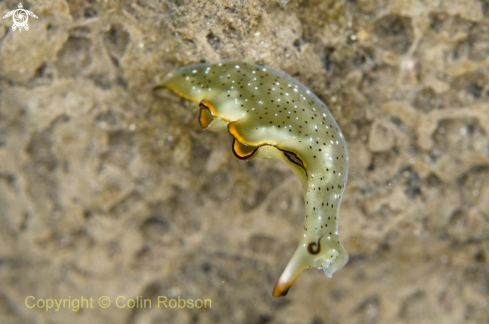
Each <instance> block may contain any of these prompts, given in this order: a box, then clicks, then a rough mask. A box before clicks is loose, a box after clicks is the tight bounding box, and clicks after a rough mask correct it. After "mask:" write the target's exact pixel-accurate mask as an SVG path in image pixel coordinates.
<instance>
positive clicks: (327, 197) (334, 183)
mask: <svg viewBox="0 0 489 324" xmlns="http://www.w3.org/2000/svg"><path fill="white" fill-rule="evenodd" d="M160 88H169V89H170V90H172V91H174V92H175V93H176V94H178V95H180V96H182V97H184V98H187V99H189V100H192V101H195V102H198V103H199V105H200V116H199V122H200V125H201V126H202V128H204V129H207V130H219V129H225V128H226V127H227V129H228V131H229V133H230V134H231V135H232V136H233V138H234V139H233V145H232V149H233V152H234V154H235V155H236V157H238V158H240V159H251V158H277V159H280V160H283V161H284V162H285V163H286V164H287V165H289V167H290V168H291V169H292V171H293V172H294V173H295V174H296V175H297V176H298V177H299V178H300V180H301V182H302V184H303V187H304V200H305V208H306V216H305V223H304V227H303V233H302V236H301V238H300V242H299V246H298V247H297V250H296V251H295V253H294V255H293V256H292V259H291V260H290V262H289V264H288V265H287V267H286V268H285V270H284V272H283V273H282V275H281V276H280V278H279V280H278V281H277V283H276V285H275V288H274V290H273V295H274V296H276V297H277V296H284V295H286V294H287V291H288V289H289V288H290V286H291V285H292V284H293V283H294V281H295V279H296V278H297V276H298V275H299V273H300V272H301V271H302V270H304V269H305V268H309V267H317V268H319V269H323V271H324V273H325V274H326V275H327V276H328V277H331V275H332V274H333V273H334V272H335V271H336V270H338V269H340V268H341V267H343V266H344V265H345V264H346V263H347V261H348V254H347V252H346V250H345V248H344V247H343V245H342V244H341V240H340V238H339V236H338V213H339V208H340V202H341V198H342V196H343V192H344V190H345V186H346V181H347V178H348V153H347V149H346V143H345V139H344V137H343V134H342V133H341V130H340V128H339V127H338V125H337V123H336V121H335V120H334V118H333V116H332V114H331V112H330V111H329V110H328V108H327V107H326V105H325V104H324V103H323V102H322V101H321V100H320V99H319V98H318V97H316V95H314V94H313V93H312V92H311V91H310V90H309V89H307V88H306V87H305V86H304V85H303V84H301V83H300V82H298V81H297V80H295V79H294V78H292V77H291V76H290V75H288V74H286V73H284V72H281V71H279V70H276V69H273V68H268V67H263V66H259V65H256V64H252V63H245V62H241V61H228V62H224V63H217V64H207V63H201V64H195V65H190V66H186V67H183V68H180V69H179V70H177V71H176V72H175V73H174V74H172V75H170V76H169V77H168V78H167V79H166V80H164V81H163V83H162V84H161V85H159V86H157V87H156V88H155V89H160Z"/></svg>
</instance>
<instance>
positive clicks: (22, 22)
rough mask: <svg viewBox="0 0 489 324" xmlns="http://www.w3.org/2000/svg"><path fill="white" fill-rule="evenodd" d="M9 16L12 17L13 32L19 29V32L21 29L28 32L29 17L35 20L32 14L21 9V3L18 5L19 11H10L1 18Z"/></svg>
mask: <svg viewBox="0 0 489 324" xmlns="http://www.w3.org/2000/svg"><path fill="white" fill-rule="evenodd" d="M10 16H12V19H13V20H14V24H13V25H12V30H13V31H15V30H16V29H17V28H19V31H20V32H21V31H22V28H24V29H25V30H29V25H27V21H28V20H29V16H31V17H34V18H36V19H37V16H36V15H35V14H34V13H33V12H31V11H29V10H25V9H23V7H22V3H19V9H15V10H12V11H10V12H9V13H8V14H6V15H5V16H3V19H5V18H8V17H10Z"/></svg>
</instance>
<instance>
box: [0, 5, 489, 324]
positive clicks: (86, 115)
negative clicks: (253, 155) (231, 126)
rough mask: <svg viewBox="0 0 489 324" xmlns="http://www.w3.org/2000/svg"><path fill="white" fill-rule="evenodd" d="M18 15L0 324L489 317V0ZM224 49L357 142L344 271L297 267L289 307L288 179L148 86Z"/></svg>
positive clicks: (8, 37) (3, 206)
mask: <svg viewBox="0 0 489 324" xmlns="http://www.w3.org/2000/svg"><path fill="white" fill-rule="evenodd" d="M23 5H24V8H26V9H28V10H30V11H32V12H34V13H35V14H36V15H37V16H38V19H32V18H31V19H29V27H30V28H29V31H22V32H21V33H20V32H18V31H15V32H14V31H12V29H11V25H12V20H11V18H9V19H2V20H0V242H1V243H0V323H68V322H69V323H74V324H75V323H290V324H295V323H306V324H307V323H310V324H321V323H444V324H445V323H487V322H488V321H489V315H488V314H489V304H488V300H489V253H488V251H489V204H488V202H489V78H488V75H489V36H488V35H489V2H488V1H484V0H480V1H479V0H456V1H453V0H426V1H420V0H414V1H402V0H395V1H385V0H357V1H341V0H338V1H333V0H326V1H319V0H307V1H306V0H304V1H287V0H276V1H258V0H251V1H226V0H224V1H199V2H197V1H183V0H177V1H166V0H165V1H153V0H147V1H114V0H108V1H81V0H70V1H61V0H50V1H41V0H40V1H29V2H23ZM17 6H18V3H17V2H14V1H10V0H8V1H3V2H1V3H0V13H1V16H3V15H5V14H6V13H7V12H9V11H11V10H13V9H15V8H17ZM231 58H233V59H242V60H248V61H253V62H256V63H259V64H264V65H269V66H274V67H276V68H279V69H282V70H284V71H286V72H288V73H289V74H291V75H293V76H295V77H296V78H297V79H299V80H300V81H301V82H303V83H304V84H306V85H307V86H308V87H310V88H311V89H312V90H313V91H314V92H315V93H316V94H317V95H318V96H319V97H320V98H321V99H322V100H323V101H324V102H326V103H327V105H328V106H329V108H330V110H331V112H332V113H333V115H334V116H335V118H336V120H337V121H338V123H339V125H340V127H341V129H342V131H343V133H344V135H345V138H346V141H347V144H348V148H349V155H350V161H351V164H350V177H349V181H348V185H347V188H346V192H345V195H344V199H343V204H342V207H341V210H340V230H341V233H342V237H343V241H344V245H345V247H346V249H347V250H348V252H349V253H350V256H351V257H350V261H349V263H348V264H347V265H346V266H345V267H344V268H343V269H342V270H341V271H338V272H337V273H335V275H334V277H333V278H332V279H328V278H326V277H325V276H324V274H323V273H322V272H321V271H317V270H308V271H306V272H304V274H303V275H302V276H301V277H300V278H299V280H298V281H297V283H296V284H295V285H294V287H293V288H292V289H291V291H290V292H289V295H288V296H287V297H285V298H280V299H276V298H273V297H271V289H272V287H273V284H274V282H275V280H276V278H277V276H278V275H279V274H280V273H281V271H282V270H283V268H284V267H285V265H286V263H287V261H288V259H289V258H290V256H291V254H292V253H293V251H294V249H295V246H296V244H297V241H296V239H297V233H298V231H299V230H300V226H301V224H302V217H303V215H304V205H303V202H302V196H301V188H300V183H299V181H298V180H297V179H296V178H295V176H294V175H293V174H292V172H290V171H289V170H288V168H287V167H286V166H285V165H284V164H281V163H276V162H275V161H269V160H259V161H249V162H243V161H239V160H238V159H236V158H235V157H234V156H233V154H232V152H231V150H230V145H231V138H230V136H229V135H228V134H225V133H221V134H216V133H209V132H204V131H202V130H201V129H200V127H199V125H198V121H197V115H196V113H197V110H196V107H195V105H193V104H191V103H189V102H186V101H184V100H181V99H180V98H178V97H177V96H175V95H172V94H170V93H168V94H166V95H164V96H163V98H159V97H156V96H155V95H154V94H153V92H152V87H153V86H154V85H155V84H157V83H158V82H159V81H161V80H162V79H163V78H164V77H165V76H166V75H167V73H169V72H171V71H173V70H174V69H176V68H178V67H180V66H182V65H185V64H189V63H194V62H199V61H210V62H215V61H219V60H226V59H231ZM28 296H35V298H41V299H42V298H43V299H49V298H51V299H62V298H68V297H70V298H79V297H80V296H84V297H87V298H89V297H93V298H94V307H93V309H83V310H80V311H79V312H74V311H72V310H71V309H69V308H63V309H61V310H59V311H57V312H56V311H53V310H51V311H45V310H44V309H37V308H33V309H30V308H27V307H26V305H25V300H26V297H28ZM101 296H109V297H110V298H111V299H112V301H113V304H112V305H111V306H110V307H108V308H106V309H103V308H101V307H99V306H98V305H97V300H98V298H100V297H101ZM117 296H124V297H125V298H136V297H137V296H142V297H143V298H148V299H151V300H153V302H154V303H156V301H157V298H158V296H167V297H168V298H173V297H177V296H181V297H182V298H193V299H197V298H209V299H211V300H212V308H207V309H197V308H193V309H157V308H156V307H152V308H149V309H138V308H128V307H125V308H118V307H116V306H115V304H114V302H115V298H116V297H117ZM153 305H155V304H153Z"/></svg>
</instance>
